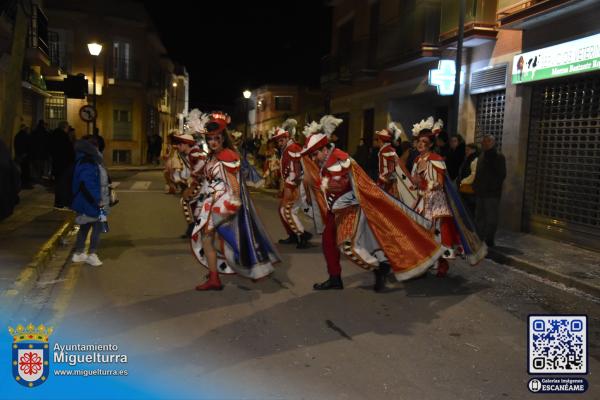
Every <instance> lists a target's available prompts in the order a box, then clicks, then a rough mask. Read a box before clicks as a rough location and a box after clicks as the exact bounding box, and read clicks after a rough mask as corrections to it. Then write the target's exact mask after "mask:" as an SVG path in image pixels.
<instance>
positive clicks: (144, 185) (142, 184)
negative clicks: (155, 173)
mask: <svg viewBox="0 0 600 400" xmlns="http://www.w3.org/2000/svg"><path fill="white" fill-rule="evenodd" d="M151 184H152V182H151V181H135V182H134V183H133V185H131V188H130V190H148V188H149V187H150V185H151Z"/></svg>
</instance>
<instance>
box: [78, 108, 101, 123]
mask: <svg viewBox="0 0 600 400" xmlns="http://www.w3.org/2000/svg"><path fill="white" fill-rule="evenodd" d="M96 116H97V113H96V109H95V108H94V107H93V106H91V105H89V104H87V105H85V106H83V107H81V108H80V109H79V117H80V118H81V119H82V120H84V121H85V122H92V121H93V120H95V119H96Z"/></svg>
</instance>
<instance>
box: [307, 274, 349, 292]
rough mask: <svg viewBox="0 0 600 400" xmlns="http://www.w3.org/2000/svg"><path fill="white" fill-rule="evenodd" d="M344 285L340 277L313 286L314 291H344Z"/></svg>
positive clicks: (332, 277)
mask: <svg viewBox="0 0 600 400" xmlns="http://www.w3.org/2000/svg"><path fill="white" fill-rule="evenodd" d="M343 288H344V283H343V282H342V278H341V277H340V276H331V275H329V279H327V280H326V281H325V282H323V283H315V284H314V285H313V289H314V290H329V289H343Z"/></svg>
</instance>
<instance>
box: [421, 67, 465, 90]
mask: <svg viewBox="0 0 600 400" xmlns="http://www.w3.org/2000/svg"><path fill="white" fill-rule="evenodd" d="M463 76H464V75H463V74H461V77H460V83H461V84H462V83H463ZM455 77H456V64H455V62H454V60H440V61H439V62H438V67H437V69H430V70H429V78H428V82H429V84H430V85H431V86H435V87H436V88H437V92H438V94H439V95H440V96H451V95H453V94H454V79H455Z"/></svg>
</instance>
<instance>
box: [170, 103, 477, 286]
mask: <svg viewBox="0 0 600 400" xmlns="http://www.w3.org/2000/svg"><path fill="white" fill-rule="evenodd" d="M341 122H342V120H341V119H338V118H335V117H334V116H331V115H326V116H324V117H323V118H322V119H321V120H320V121H319V122H315V121H313V122H312V123H310V124H307V125H306V127H305V129H304V131H303V134H304V136H305V140H304V144H303V145H301V144H300V143H298V142H296V141H295V140H294V138H295V133H296V125H297V123H296V121H295V120H293V119H288V120H286V121H285V122H284V123H283V124H282V125H281V126H279V127H277V128H275V129H273V130H271V131H270V132H269V140H270V141H272V142H273V143H274V144H275V145H276V147H277V148H278V150H279V154H280V173H281V189H280V203H279V207H278V212H279V217H280V220H281V223H282V225H283V227H284V229H285V231H286V233H287V237H286V238H283V239H281V240H279V243H280V244H282V245H295V246H296V248H298V249H306V248H308V247H310V240H311V238H312V237H313V233H311V232H310V231H309V230H308V229H307V228H306V227H305V226H304V224H303V223H302V218H301V215H300V214H301V213H304V214H306V215H307V216H308V217H309V220H311V221H312V224H311V225H312V230H313V232H314V233H315V234H320V235H321V236H322V248H323V254H324V258H325V262H326V266H327V272H328V275H329V277H328V279H326V280H325V281H323V282H320V283H316V284H314V286H313V288H314V289H315V290H330V289H343V287H344V284H343V281H342V276H341V275H342V268H341V264H340V258H341V253H344V254H345V255H346V256H347V257H348V258H349V259H350V260H351V261H352V262H354V263H355V264H356V265H358V266H359V267H361V268H363V269H366V270H370V271H373V273H374V277H375V283H374V286H373V289H374V290H375V291H376V292H381V291H384V290H385V286H386V280H387V279H388V276H389V275H390V274H393V275H394V276H395V278H396V280H398V281H405V280H409V279H413V278H416V277H419V276H422V275H424V274H425V273H427V271H428V270H429V269H430V268H435V269H437V276H440V277H443V276H445V275H446V274H447V271H448V259H453V258H455V257H457V256H461V257H464V258H466V259H467V260H468V261H469V263H470V264H472V265H476V264H477V263H478V262H479V261H480V260H481V259H483V258H484V257H485V255H486V253H487V248H486V246H485V244H484V243H482V242H481V240H479V238H478V237H477V234H476V231H475V227H474V225H473V223H472V222H471V220H470V218H469V216H468V212H467V211H466V210H465V208H464V207H463V205H462V203H461V201H460V196H459V195H458V193H457V191H456V190H455V188H454V186H453V185H452V183H451V182H450V180H449V179H448V177H447V174H446V167H445V163H444V160H443V158H442V157H441V156H440V155H438V154H436V153H434V152H433V151H432V147H433V144H434V142H435V137H436V135H437V134H438V133H439V132H440V131H441V129H442V126H443V124H442V122H441V121H439V120H438V122H434V120H433V118H432V117H430V118H428V119H426V120H422V121H421V122H419V123H417V124H415V125H414V126H413V135H414V136H415V137H417V138H418V145H417V150H418V151H419V156H418V157H417V158H416V160H415V161H414V165H413V168H412V171H408V170H407V169H406V166H405V165H404V164H403V163H402V161H401V160H400V158H399V157H398V155H397V154H396V151H395V149H394V147H393V146H392V145H391V143H392V142H393V141H395V140H397V138H398V136H399V134H400V129H398V128H397V126H396V125H395V124H394V123H391V124H390V125H389V126H388V127H387V128H385V129H382V130H380V131H377V132H376V133H375V137H376V140H377V141H378V142H379V148H380V149H379V177H378V180H377V182H374V181H373V180H372V179H371V178H370V177H369V176H368V175H367V174H366V173H365V172H364V171H363V169H362V168H361V166H359V165H358V164H357V163H356V162H355V161H354V160H353V159H352V158H351V157H350V156H349V155H348V154H347V153H346V152H344V151H342V150H341V149H338V148H336V147H335V145H334V143H333V142H332V141H331V140H330V137H331V135H332V134H333V132H334V131H335V129H336V128H337V127H338V126H339V124H340V123H341ZM229 123H230V119H229V116H227V115H226V114H225V113H223V112H212V113H208V114H204V113H201V112H200V111H199V110H192V111H191V112H190V113H189V115H188V118H187V121H186V124H185V126H184V131H183V132H175V133H174V134H172V135H171V136H170V140H171V143H172V146H173V148H174V151H173V152H172V154H170V155H169V159H168V160H167V163H168V167H167V169H166V172H165V174H166V178H167V181H168V182H169V181H170V182H173V184H174V185H182V186H184V188H185V189H184V190H183V193H182V198H181V204H182V207H183V210H184V215H185V218H186V220H187V222H188V232H187V233H186V236H188V237H189V240H190V242H191V249H192V253H193V254H194V256H195V257H196V259H197V260H198V261H199V263H200V264H201V265H203V266H204V267H206V268H207V269H208V271H209V272H208V275H207V279H206V281H204V282H202V283H201V284H199V285H197V286H196V290H200V291H205V290H221V289H223V284H222V282H221V278H220V275H221V274H239V275H241V276H244V277H246V278H249V279H252V280H255V281H256V280H259V279H261V278H265V277H267V276H269V275H270V274H271V273H272V272H273V271H274V265H275V264H276V263H278V262H281V257H280V256H279V254H278V252H277V249H276V246H275V245H274V244H273V242H272V241H271V240H270V238H269V236H268V234H267V232H266V230H265V228H264V226H263V224H262V222H261V220H260V218H259V216H258V214H257V212H256V208H255V205H254V203H253V201H252V198H251V197H250V194H249V191H248V183H251V184H252V183H256V179H259V178H256V179H255V177H257V176H259V174H257V173H256V171H253V167H252V165H250V164H249V163H247V162H245V156H244V154H243V153H244V150H243V146H242V145H241V141H240V140H239V139H240V136H241V135H239V134H238V135H236V134H233V135H232V133H233V132H232V131H230V130H229V129H228V124H229ZM232 138H233V139H232ZM236 144H237V146H236Z"/></svg>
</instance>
